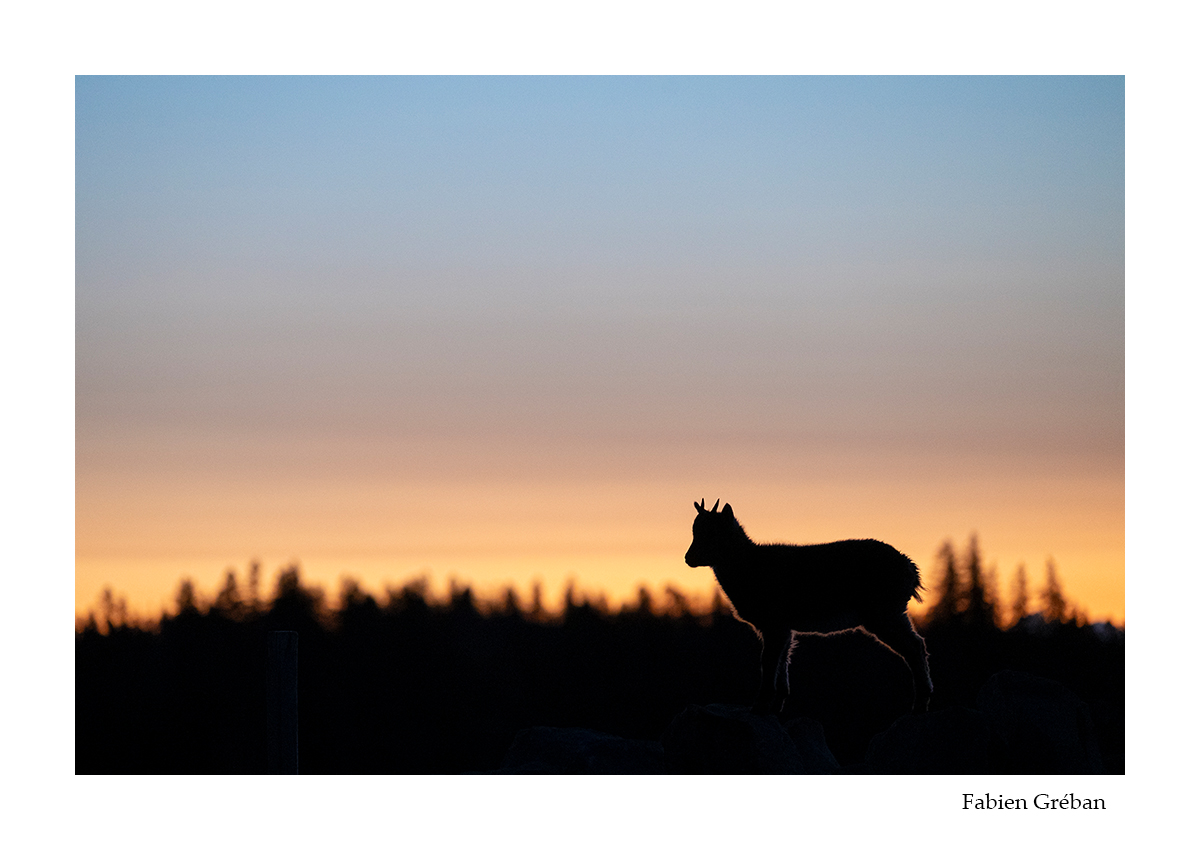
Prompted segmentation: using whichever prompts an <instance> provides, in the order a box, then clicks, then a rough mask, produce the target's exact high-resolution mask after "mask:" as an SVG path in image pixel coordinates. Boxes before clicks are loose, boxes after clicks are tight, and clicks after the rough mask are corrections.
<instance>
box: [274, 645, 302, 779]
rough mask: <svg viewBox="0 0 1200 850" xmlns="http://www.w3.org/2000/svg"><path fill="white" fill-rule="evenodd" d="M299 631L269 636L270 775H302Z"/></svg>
mask: <svg viewBox="0 0 1200 850" xmlns="http://www.w3.org/2000/svg"><path fill="white" fill-rule="evenodd" d="M299 645H300V633H299V632H270V633H269V634H268V635H267V727H268V728H267V736H268V737H267V772H268V773H299V772H300V752H299V751H300V731H299V708H300V705H299V703H300V699H299V688H298V684H297V683H298V680H297V668H298V661H297V659H298V649H299Z"/></svg>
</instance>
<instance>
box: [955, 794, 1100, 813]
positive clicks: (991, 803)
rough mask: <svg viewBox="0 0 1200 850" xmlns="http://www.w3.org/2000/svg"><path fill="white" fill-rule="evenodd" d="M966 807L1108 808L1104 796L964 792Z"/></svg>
mask: <svg viewBox="0 0 1200 850" xmlns="http://www.w3.org/2000/svg"><path fill="white" fill-rule="evenodd" d="M962 797H963V804H962V807H963V808H964V809H990V810H992V811H996V810H1001V809H1052V810H1055V811H1067V812H1070V811H1081V810H1084V809H1107V808H1108V807H1107V806H1106V805H1104V798H1103V797H1076V796H1075V795H1074V794H1035V795H1034V796H1033V797H1032V798H1026V797H1005V796H1004V795H1003V794H997V795H995V796H994V797H993V796H992V795H991V794H986V793H985V794H984V795H983V796H980V795H978V794H963V795H962Z"/></svg>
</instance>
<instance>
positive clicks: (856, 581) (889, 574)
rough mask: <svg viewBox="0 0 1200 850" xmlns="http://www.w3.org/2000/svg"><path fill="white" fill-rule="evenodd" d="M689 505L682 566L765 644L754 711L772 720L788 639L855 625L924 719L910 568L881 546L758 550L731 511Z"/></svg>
mask: <svg viewBox="0 0 1200 850" xmlns="http://www.w3.org/2000/svg"><path fill="white" fill-rule="evenodd" d="M720 502H721V500H720V499H718V500H717V504H716V505H713V508H712V510H711V511H706V510H704V502H703V500H701V501H700V503H699V504H696V503H693V504H696V513H697V516H696V519H695V522H693V523H692V545H691V547H689V548H688V550H687V554H686V555H684V556H683V559H684V561H685V562H687V565H688V566H689V567H704V566H708V567H712V571H713V574H714V575H715V576H716V577H717V581H718V582H719V583H720V585H721V589H722V590H724V591H725V595H726V596H728V597H729V602H730V604H732V605H733V608H734V613H735V614H736V615H737V617H738V619H739V620H742V621H743V622H745V623H747V624H749V625H750V626H751V627H752V628H753V629H754V630H755V631H756V632H758V636H759V639H760V640H761V641H762V685H761V687H760V689H759V693H758V698H757V699H756V700H755V702H754V710H755V711H759V712H770V713H778V712H779V711H780V710H781V709H782V708H783V703H784V701H785V700H786V699H787V696H788V693H789V685H788V661H789V657H790V655H791V650H792V640H793V634H792V633H793V632H816V633H821V634H830V633H832V632H838V631H844V630H847V629H853V628H856V627H862V628H864V629H866V630H867V631H869V632H870V633H871V634H873V635H874V636H875V637H876V638H878V639H879V640H880V641H881V642H882V643H883V644H884V645H886V646H888V647H889V648H891V649H892V650H893V651H895V652H896V653H897V654H899V655H900V657H902V658H903V659H904V660H905V661H906V662H907V663H908V667H909V669H910V670H911V671H912V677H913V690H914V694H915V697H916V699H915V703H914V707H915V709H916V710H917V711H926V710H927V709H928V707H929V697H930V695H931V694H932V693H933V682H932V681H931V680H930V678H929V657H928V653H927V652H926V651H925V640H924V639H923V638H922V637H921V636H920V635H919V634H917V631H916V629H914V628H913V624H912V620H910V619H909V617H908V600H909V599H916V600H918V601H920V599H921V596H920V594H919V592H918V591H919V590H921V576H920V573H919V572H918V571H917V565H916V564H914V563H913V562H912V561H911V560H909V559H908V558H907V557H906V556H905V555H902V554H901V553H900V552H898V551H896V550H895V549H893V548H892V547H891V546H889V545H887V544H886V543H880V542H879V541H878V540H839V541H837V542H836V543H821V544H818V545H815V546H791V545H786V544H778V543H777V544H767V545H764V544H759V543H755V542H754V541H753V540H751V539H750V538H749V536H747V534H746V532H745V531H744V530H743V529H742V526H741V525H740V524H739V523H738V521H737V520H736V519H734V516H733V510H732V509H731V508H730V507H729V505H728V504H726V505H725V507H724V508H722V509H721V510H720V511H718V510H717V505H719V504H720Z"/></svg>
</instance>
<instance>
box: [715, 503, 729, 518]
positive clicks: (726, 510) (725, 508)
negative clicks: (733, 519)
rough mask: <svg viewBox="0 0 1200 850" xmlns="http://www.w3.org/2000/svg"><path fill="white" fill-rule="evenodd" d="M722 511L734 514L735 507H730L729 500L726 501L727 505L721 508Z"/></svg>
mask: <svg viewBox="0 0 1200 850" xmlns="http://www.w3.org/2000/svg"><path fill="white" fill-rule="evenodd" d="M713 510H716V508H713ZM721 513H723V514H728V515H729V516H733V508H731V507H729V502H726V503H725V507H723V508H721Z"/></svg>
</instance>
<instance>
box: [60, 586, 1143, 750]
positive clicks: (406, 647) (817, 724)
mask: <svg viewBox="0 0 1200 850" xmlns="http://www.w3.org/2000/svg"><path fill="white" fill-rule="evenodd" d="M665 607H666V609H667V610H656V609H655V607H654V606H651V605H650V600H649V598H648V597H645V598H644V599H643V601H642V604H641V605H640V606H637V607H632V608H627V609H624V610H622V611H620V612H616V613H606V612H603V611H601V610H599V609H597V608H595V607H593V606H591V605H588V604H584V603H572V604H569V605H568V606H567V608H566V611H565V613H564V614H563V615H562V616H560V617H558V618H553V619H551V618H547V617H545V616H543V615H541V614H540V613H538V612H529V611H522V610H518V609H517V608H516V606H515V605H513V604H511V600H510V603H509V604H508V605H506V606H500V607H499V608H498V609H497V610H492V611H490V612H488V613H486V614H484V613H481V611H480V610H479V609H478V607H477V606H476V604H475V603H474V600H473V599H472V596H471V594H470V591H461V592H459V593H456V594H455V595H454V597H453V598H452V600H451V601H450V602H449V603H448V604H445V605H432V604H430V603H429V601H428V600H427V598H426V597H425V596H424V594H423V593H422V592H421V591H420V588H414V587H409V588H407V589H405V590H403V591H399V592H396V593H394V594H392V595H391V596H390V597H389V599H388V600H387V601H386V602H385V603H384V604H382V605H381V604H379V603H378V602H376V600H375V599H373V598H372V597H370V596H367V595H365V594H362V593H360V592H358V591H356V590H354V589H353V588H348V589H347V591H346V593H345V594H344V595H343V598H342V600H341V604H340V605H339V606H338V607H337V609H336V610H333V611H329V610H326V609H325V608H324V607H323V606H322V604H321V600H320V597H319V595H318V594H317V593H316V592H315V591H312V590H310V589H306V588H305V587H303V586H302V585H301V584H300V582H299V578H298V576H297V575H295V574H292V575H291V577H290V578H289V576H288V575H287V574H285V576H284V577H283V578H282V579H281V581H280V586H279V590H278V593H277V594H276V597H275V599H274V600H273V601H272V602H271V603H270V604H266V603H263V604H251V603H247V602H243V601H240V600H239V599H238V598H237V596H236V594H226V595H225V598H224V599H223V600H222V599H218V601H217V603H216V604H214V605H212V606H211V607H209V608H208V610H206V611H204V612H201V611H200V610H197V609H196V608H195V607H194V606H193V605H192V604H191V603H190V601H189V600H187V599H184V604H183V605H182V606H181V612H180V613H179V614H178V615H176V616H171V617H164V618H163V620H162V621H160V622H158V623H155V624H152V625H149V624H142V625H121V624H113V625H111V626H110V625H108V624H102V625H100V626H97V625H96V624H95V623H90V624H88V625H87V626H86V627H84V628H82V629H81V630H80V631H79V632H78V633H77V636H76V657H75V684H76V697H75V733H76V738H75V740H76V750H75V769H76V772H78V773H261V772H264V771H265V770H266V765H267V754H266V743H265V741H266V716H265V715H266V712H265V679H266V677H265V669H266V652H267V650H266V647H267V634H268V632H270V631H272V630H276V629H288V630H294V631H297V632H299V633H300V638H299V687H300V770H301V772H304V773H464V772H487V771H510V772H537V771H551V772H589V771H590V772H658V771H667V772H672V771H678V772H825V773H830V772H882V773H922V772H924V773H1006V772H1007V773H1081V772H1107V773H1123V772H1124V763H1125V762H1124V722H1125V720H1124V715H1125V710H1124V680H1125V646H1124V632H1123V631H1118V630H1115V629H1112V628H1111V627H1110V626H1091V625H1085V624H1080V623H1048V622H1046V621H1045V620H1043V619H1042V618H1041V617H1037V616H1035V617H1032V618H1027V619H1026V620H1025V621H1024V622H1023V623H1021V624H1020V625H1018V626H1017V627H1014V628H1011V629H1008V630H1001V629H999V628H997V627H995V626H993V625H991V624H988V625H986V626H980V625H975V626H967V625H966V624H964V623H963V622H961V621H957V620H955V619H953V618H949V619H947V620H944V621H935V622H932V623H928V624H924V626H923V627H922V632H923V634H924V635H925V637H926V640H927V643H928V647H929V652H930V667H931V672H932V676H933V681H934V686H935V693H934V697H933V703H932V705H931V709H932V710H931V712H930V713H929V714H928V715H923V716H910V715H909V714H908V710H907V709H908V705H909V704H910V702H911V699H912V687H911V679H910V678H909V675H908V670H907V667H906V666H905V665H904V663H903V661H901V660H900V659H899V657H898V656H896V655H894V654H892V653H891V652H889V651H888V650H886V649H885V648H883V647H882V646H881V645H879V644H878V643H877V642H876V641H874V640H873V639H872V638H870V637H869V636H868V635H865V634H863V633H861V632H858V633H846V634H842V635H838V636H835V637H830V638H819V637H811V636H806V637H801V638H800V639H799V641H798V645H797V648H796V651H795V653H794V655H793V664H792V682H793V694H794V697H793V699H792V700H791V701H790V703H789V705H788V706H787V708H786V709H785V711H784V715H783V716H782V717H781V718H778V719H776V718H761V717H756V716H754V715H750V714H749V712H748V711H747V710H746V709H745V708H744V707H745V706H747V705H748V704H749V703H750V701H751V699H752V697H753V695H754V693H755V690H756V688H757V679H758V673H757V664H758V643H757V639H756V638H755V637H754V635H753V633H752V632H751V631H750V629H749V628H748V627H747V626H746V625H745V624H743V623H740V622H738V621H736V620H735V619H734V618H733V616H732V615H731V614H730V613H729V611H728V609H720V610H718V611H717V612H716V613H715V614H707V615H705V616H700V615H697V614H695V613H693V612H691V611H689V610H688V608H687V606H686V605H685V604H684V603H683V601H682V599H681V598H679V597H675V598H674V600H673V602H671V603H670V604H669V605H666V606H665ZM997 674H999V675H997Z"/></svg>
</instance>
